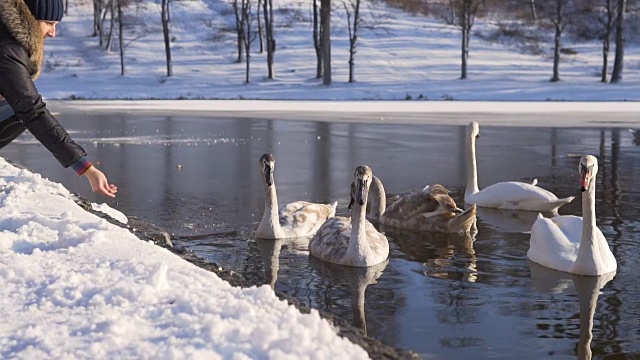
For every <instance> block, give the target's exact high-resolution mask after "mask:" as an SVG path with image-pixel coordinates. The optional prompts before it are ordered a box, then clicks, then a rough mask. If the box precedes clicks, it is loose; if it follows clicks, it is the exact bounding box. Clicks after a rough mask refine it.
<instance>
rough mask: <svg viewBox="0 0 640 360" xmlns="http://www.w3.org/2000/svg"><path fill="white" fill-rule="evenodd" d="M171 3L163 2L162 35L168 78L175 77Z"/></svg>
mask: <svg viewBox="0 0 640 360" xmlns="http://www.w3.org/2000/svg"><path fill="white" fill-rule="evenodd" d="M169 1H170V0H162V13H161V18H162V34H163V35H164V52H165V55H166V58H167V76H173V65H172V63H171V34H170V33H169Z"/></svg>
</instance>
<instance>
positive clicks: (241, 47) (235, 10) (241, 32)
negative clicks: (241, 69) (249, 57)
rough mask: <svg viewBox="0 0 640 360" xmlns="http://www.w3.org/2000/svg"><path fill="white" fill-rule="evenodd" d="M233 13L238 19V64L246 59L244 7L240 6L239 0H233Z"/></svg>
mask: <svg viewBox="0 0 640 360" xmlns="http://www.w3.org/2000/svg"><path fill="white" fill-rule="evenodd" d="M232 6H233V14H234V16H235V19H236V49H237V53H238V56H237V58H236V62H237V63H238V64H240V63H242V61H243V60H244V25H243V23H242V22H243V21H244V18H243V16H244V15H243V14H242V11H243V10H242V9H241V8H239V7H238V0H233V4H232Z"/></svg>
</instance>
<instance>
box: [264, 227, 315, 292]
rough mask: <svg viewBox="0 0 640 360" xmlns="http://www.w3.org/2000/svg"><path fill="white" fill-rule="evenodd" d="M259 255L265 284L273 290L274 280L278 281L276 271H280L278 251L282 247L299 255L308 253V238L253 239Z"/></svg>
mask: <svg viewBox="0 0 640 360" xmlns="http://www.w3.org/2000/svg"><path fill="white" fill-rule="evenodd" d="M255 240H256V245H257V247H258V250H259V251H260V255H262V260H263V262H264V275H265V283H266V284H269V286H271V288H272V289H275V285H276V280H277V279H278V270H279V269H280V251H281V250H282V247H283V246H284V247H285V248H288V249H289V251H292V252H297V253H300V254H304V255H305V256H306V254H307V253H308V248H309V238H308V237H299V238H293V239H277V240H271V239H259V238H257V239H255Z"/></svg>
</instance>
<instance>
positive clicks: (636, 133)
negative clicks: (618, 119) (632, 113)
mask: <svg viewBox="0 0 640 360" xmlns="http://www.w3.org/2000/svg"><path fill="white" fill-rule="evenodd" d="M629 132H630V133H631V134H632V135H633V144H634V145H640V130H633V129H629Z"/></svg>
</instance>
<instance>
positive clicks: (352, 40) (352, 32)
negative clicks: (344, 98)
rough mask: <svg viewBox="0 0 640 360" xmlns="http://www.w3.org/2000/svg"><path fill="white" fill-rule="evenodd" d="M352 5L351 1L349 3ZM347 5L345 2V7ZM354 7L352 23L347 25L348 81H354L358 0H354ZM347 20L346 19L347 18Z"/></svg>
mask: <svg viewBox="0 0 640 360" xmlns="http://www.w3.org/2000/svg"><path fill="white" fill-rule="evenodd" d="M351 5H353V3H351ZM347 6H348V5H347V4H345V8H346V7H347ZM354 7H355V9H354V12H353V25H352V26H349V82H350V83H353V82H355V81H356V77H355V65H356V61H355V57H356V49H357V48H356V44H357V42H358V25H359V24H360V0H355V6H354ZM347 16H348V17H349V11H348V9H347ZM347 20H348V19H347Z"/></svg>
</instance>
